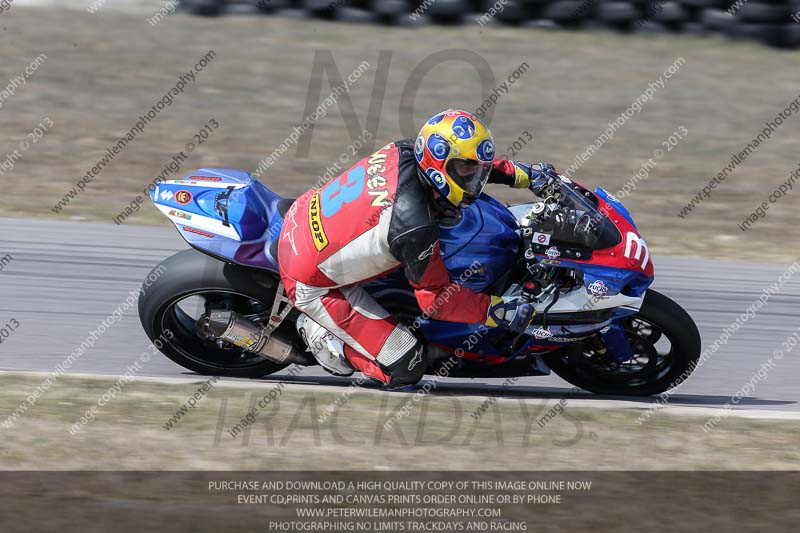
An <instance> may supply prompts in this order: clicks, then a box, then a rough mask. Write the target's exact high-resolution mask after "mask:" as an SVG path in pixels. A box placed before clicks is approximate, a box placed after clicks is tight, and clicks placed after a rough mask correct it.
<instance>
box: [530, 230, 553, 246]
mask: <svg viewBox="0 0 800 533" xmlns="http://www.w3.org/2000/svg"><path fill="white" fill-rule="evenodd" d="M550 237H551V235H550V234H549V233H539V232H536V233H534V234H533V242H535V243H536V244H541V245H542V246H546V245H548V244H550Z"/></svg>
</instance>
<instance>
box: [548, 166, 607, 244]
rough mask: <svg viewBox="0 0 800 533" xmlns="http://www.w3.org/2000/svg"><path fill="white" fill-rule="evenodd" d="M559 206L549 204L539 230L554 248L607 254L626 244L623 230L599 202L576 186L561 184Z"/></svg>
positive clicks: (549, 200) (550, 200)
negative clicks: (617, 246)
mask: <svg viewBox="0 0 800 533" xmlns="http://www.w3.org/2000/svg"><path fill="white" fill-rule="evenodd" d="M559 185H560V186H559V187H557V190H558V191H560V197H559V198H557V199H558V203H557V204H555V203H553V202H552V200H553V197H550V198H544V201H545V203H547V204H549V205H548V207H547V208H546V211H545V213H542V215H543V216H541V217H540V219H539V220H540V222H539V223H538V224H537V227H536V228H535V230H536V231H537V232H540V233H544V234H549V235H550V244H551V245H554V246H561V247H565V248H588V249H590V250H603V249H606V248H611V247H612V246H616V245H617V244H619V243H620V241H621V240H622V237H621V235H620V233H619V230H617V228H616V227H615V226H614V224H613V223H612V222H611V220H609V219H608V217H607V216H606V215H605V214H603V213H602V212H601V210H600V209H599V207H598V200H597V198H596V197H595V196H594V194H592V193H591V192H590V191H588V190H586V189H584V188H583V187H581V186H580V185H577V184H576V183H574V182H565V181H561V182H560V184H559Z"/></svg>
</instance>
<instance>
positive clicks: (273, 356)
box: [208, 311, 297, 364]
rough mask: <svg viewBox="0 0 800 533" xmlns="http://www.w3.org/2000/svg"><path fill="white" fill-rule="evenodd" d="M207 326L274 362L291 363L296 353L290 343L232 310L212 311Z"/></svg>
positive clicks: (225, 338) (236, 344)
mask: <svg viewBox="0 0 800 533" xmlns="http://www.w3.org/2000/svg"><path fill="white" fill-rule="evenodd" d="M208 326H209V328H210V330H211V332H212V333H213V334H214V335H216V336H217V337H218V338H220V339H223V340H225V341H227V342H230V343H231V344H233V345H235V346H238V347H239V348H244V349H245V350H247V351H248V352H253V353H256V354H258V355H261V356H263V357H266V358H267V359H269V360H270V361H274V362H276V363H281V364H287V363H291V362H292V361H294V360H295V358H296V357H297V353H296V352H295V350H294V348H293V347H292V345H291V343H287V342H285V341H282V340H281V339H279V338H277V337H275V336H274V335H270V334H269V333H267V331H268V329H267V328H265V327H264V326H261V325H259V324H256V323H255V322H253V321H251V320H248V319H246V318H243V317H241V316H240V315H238V314H237V313H234V312H233V311H212V312H211V314H210V315H209V317H208Z"/></svg>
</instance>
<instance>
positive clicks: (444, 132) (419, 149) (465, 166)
mask: <svg viewBox="0 0 800 533" xmlns="http://www.w3.org/2000/svg"><path fill="white" fill-rule="evenodd" d="M414 155H415V156H416V158H417V163H418V164H419V167H420V170H421V173H422V174H423V177H424V179H427V180H428V181H429V182H430V184H431V185H432V186H433V188H434V190H435V191H437V192H438V193H439V194H440V195H441V197H442V198H443V199H445V200H446V201H447V203H449V204H451V205H453V206H456V207H464V206H467V205H469V204H471V203H472V202H474V201H475V200H476V199H477V198H478V196H480V194H481V191H483V187H484V186H485V185H486V181H487V180H488V179H489V172H491V170H492V162H493V161H494V141H493V140H492V134H491V133H490V132H489V129H488V128H487V127H486V126H485V125H484V123H483V122H481V120H480V119H479V118H478V117H476V116H475V115H473V114H472V113H467V112H466V111H459V110H454V109H448V110H447V111H444V112H443V113H439V114H438V115H435V116H433V117H431V118H430V119H429V120H428V121H427V122H426V123H425V125H424V126H422V129H421V130H419V135H418V136H417V140H416V143H415V144H414Z"/></svg>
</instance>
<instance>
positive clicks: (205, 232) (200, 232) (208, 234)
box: [183, 226, 216, 239]
mask: <svg viewBox="0 0 800 533" xmlns="http://www.w3.org/2000/svg"><path fill="white" fill-rule="evenodd" d="M183 231H188V232H189V233H196V234H197V235H202V236H203V237H208V238H209V239H213V238H214V237H216V235H214V234H213V233H209V232H207V231H200V230H199V229H195V228H190V227H189V226H183Z"/></svg>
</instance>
